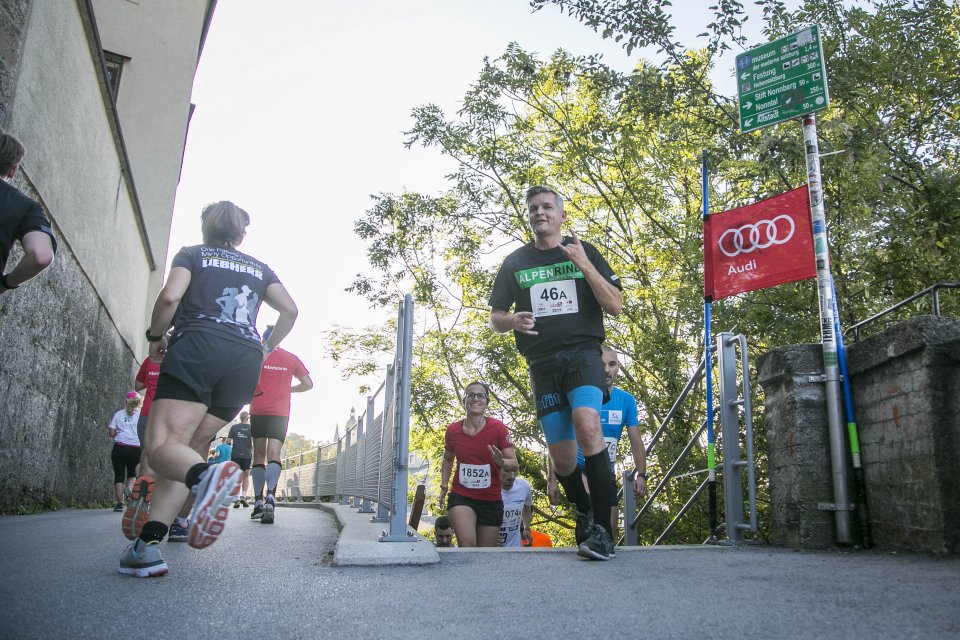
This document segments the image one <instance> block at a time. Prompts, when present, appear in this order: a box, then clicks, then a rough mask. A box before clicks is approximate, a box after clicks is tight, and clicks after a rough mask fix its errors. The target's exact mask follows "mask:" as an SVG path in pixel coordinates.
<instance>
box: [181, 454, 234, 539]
mask: <svg viewBox="0 0 960 640" xmlns="http://www.w3.org/2000/svg"><path fill="white" fill-rule="evenodd" d="M242 479H243V472H242V471H241V470H240V465H238V464H237V463H236V462H233V461H231V462H224V463H222V464H215V465H211V466H210V467H208V468H207V470H206V471H204V472H203V475H202V476H200V482H199V483H197V485H196V486H195V487H194V488H193V492H194V494H195V495H196V498H195V499H194V505H193V521H192V522H191V523H190V546H191V547H193V548H194V549H204V548H206V547H209V546H210V545H211V544H213V543H214V542H216V541H217V538H219V537H220V534H221V533H223V527H224V524H225V523H226V521H227V514H229V513H230V503H231V502H233V498H234V496H236V495H237V494H238V493H240V482H241V480H242Z"/></svg>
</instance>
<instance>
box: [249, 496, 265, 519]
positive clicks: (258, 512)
mask: <svg viewBox="0 0 960 640" xmlns="http://www.w3.org/2000/svg"><path fill="white" fill-rule="evenodd" d="M262 517H263V500H257V503H256V504H255V505H253V513H251V514H250V519H251V520H259V519H260V518H262Z"/></svg>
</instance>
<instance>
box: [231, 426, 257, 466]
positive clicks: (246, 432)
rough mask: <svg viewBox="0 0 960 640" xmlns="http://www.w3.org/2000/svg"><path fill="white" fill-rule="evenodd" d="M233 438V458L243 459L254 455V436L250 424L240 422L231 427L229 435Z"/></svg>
mask: <svg viewBox="0 0 960 640" xmlns="http://www.w3.org/2000/svg"><path fill="white" fill-rule="evenodd" d="M227 437H228V438H230V439H231V440H233V459H234V460H243V459H246V458H252V457H253V438H252V436H251V434H250V424H249V423H244V422H238V423H237V424H235V425H233V426H232V427H230V434H229V435H228V436H227Z"/></svg>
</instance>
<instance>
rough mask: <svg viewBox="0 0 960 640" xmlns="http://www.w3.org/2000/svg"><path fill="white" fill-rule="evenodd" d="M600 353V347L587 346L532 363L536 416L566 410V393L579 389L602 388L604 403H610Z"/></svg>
mask: <svg viewBox="0 0 960 640" xmlns="http://www.w3.org/2000/svg"><path fill="white" fill-rule="evenodd" d="M601 354H602V352H601V349H600V345H599V344H594V343H588V344H585V345H580V346H577V347H573V348H571V349H566V350H564V351H558V352H557V353H555V354H553V356H552V357H550V358H548V359H540V360H538V361H537V362H535V363H530V384H531V386H532V387H533V398H534V400H535V402H536V405H537V417H538V418H542V417H543V416H545V415H548V414H551V413H554V412H555V411H560V410H561V409H566V408H567V407H568V406H569V402H568V400H567V394H568V393H570V392H571V391H573V390H574V389H576V388H577V387H583V386H591V387H597V388H599V389H602V390H603V399H604V402H606V401H607V400H609V398H610V394H609V391H608V389H607V386H606V384H605V379H604V372H603V358H602V355H601Z"/></svg>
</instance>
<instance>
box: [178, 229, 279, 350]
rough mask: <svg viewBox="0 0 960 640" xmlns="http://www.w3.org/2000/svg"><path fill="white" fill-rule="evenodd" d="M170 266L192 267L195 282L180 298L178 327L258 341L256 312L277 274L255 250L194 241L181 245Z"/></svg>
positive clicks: (233, 338)
mask: <svg viewBox="0 0 960 640" xmlns="http://www.w3.org/2000/svg"><path fill="white" fill-rule="evenodd" d="M171 267H183V268H184V269H188V270H189V271H190V286H189V287H188V288H187V292H186V294H184V296H183V298H182V299H181V300H180V305H179V306H178V307H177V313H176V316H175V317H174V320H173V325H174V326H175V327H176V328H177V331H181V330H188V331H194V330H195V331H205V332H207V333H214V334H216V335H219V336H223V337H226V338H229V339H231V340H236V341H239V342H243V343H246V344H251V343H253V344H255V345H259V343H260V334H258V333H257V313H258V311H259V310H260V304H261V303H262V302H263V298H264V296H265V295H266V292H267V287H269V286H270V285H271V284H274V283H279V282H280V279H279V278H277V275H276V274H275V273H274V272H273V271H272V270H271V269H270V267H268V266H267V265H265V264H264V263H262V262H260V261H259V260H257V259H256V258H254V257H252V256H248V255H247V254H245V253H240V252H239V251H237V250H235V249H230V248H227V247H211V246H207V245H195V246H192V247H184V248H182V249H180V251H179V252H178V253H177V255H176V256H174V258H173V262H172V263H171Z"/></svg>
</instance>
